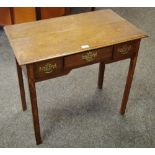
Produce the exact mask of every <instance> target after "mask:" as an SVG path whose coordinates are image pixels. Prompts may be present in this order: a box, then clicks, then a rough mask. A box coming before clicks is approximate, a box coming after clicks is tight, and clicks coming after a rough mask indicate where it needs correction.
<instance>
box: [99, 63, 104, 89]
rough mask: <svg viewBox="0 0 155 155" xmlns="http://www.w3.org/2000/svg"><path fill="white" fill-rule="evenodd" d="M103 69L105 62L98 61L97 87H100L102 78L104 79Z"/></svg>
mask: <svg viewBox="0 0 155 155" xmlns="http://www.w3.org/2000/svg"><path fill="white" fill-rule="evenodd" d="M104 71H105V63H104V62H100V64H99V73H98V88H99V89H102V85H103V80H104Z"/></svg>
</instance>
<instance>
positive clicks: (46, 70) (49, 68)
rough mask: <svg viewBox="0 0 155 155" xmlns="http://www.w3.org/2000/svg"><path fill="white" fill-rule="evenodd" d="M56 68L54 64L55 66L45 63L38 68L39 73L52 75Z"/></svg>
mask: <svg viewBox="0 0 155 155" xmlns="http://www.w3.org/2000/svg"><path fill="white" fill-rule="evenodd" d="M56 68H57V65H56V63H55V64H53V65H52V64H50V63H47V64H45V65H44V66H41V67H39V72H44V73H47V74H48V73H52V72H53V71H54V70H55V69H56Z"/></svg>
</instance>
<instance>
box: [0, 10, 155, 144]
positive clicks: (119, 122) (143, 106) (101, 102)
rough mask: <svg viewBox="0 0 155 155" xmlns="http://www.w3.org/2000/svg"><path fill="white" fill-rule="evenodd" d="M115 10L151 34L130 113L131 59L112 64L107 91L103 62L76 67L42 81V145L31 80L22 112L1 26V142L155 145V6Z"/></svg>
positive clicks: (145, 44) (144, 44) (39, 88)
mask: <svg viewBox="0 0 155 155" xmlns="http://www.w3.org/2000/svg"><path fill="white" fill-rule="evenodd" d="M100 9H101V8H100ZM103 9H104V8H103ZM73 10H74V12H76V11H77V12H78V11H79V10H80V9H75V8H74V9H73ZM82 10H84V9H82ZM113 10H114V11H116V12H117V13H118V14H120V15H121V16H123V17H125V18H126V19H128V20H129V21H131V22H132V23H134V24H135V25H137V26H138V27H140V28H142V29H143V30H145V31H146V32H147V33H148V34H149V35H150V37H149V38H148V39H144V40H143V41H142V43H141V48H140V53H139V57H138V62H137V66H136V72H135V76H134V80H133V85H132V88H131V93H130V97H129V101H128V107H127V111H126V114H125V116H121V115H120V114H119V107H120V102H121V98H122V94H123V90H124V86H125V81H126V76H127V71H128V66H129V60H125V61H122V62H117V63H113V64H108V65H106V71H105V80H104V87H103V90H102V91H100V90H98V89H97V87H96V83H97V75H98V64H95V65H91V66H88V67H83V68H80V69H76V70H73V71H72V72H71V73H70V74H68V75H67V76H64V77H60V78H56V79H52V80H48V81H44V82H41V83H37V94H38V107H39V114H40V115H39V116H40V125H41V134H42V139H43V144H41V145H39V146H36V145H35V139H34V131H33V125H32V117H31V107H30V100H29V94H28V88H27V81H26V79H25V85H26V86H25V87H26V94H27V105H28V110H27V111H26V112H22V109H21V100H20V96H19V89H18V81H17V74H16V66H15V61H14V57H13V52H12V49H11V47H10V45H9V43H8V40H7V38H6V36H5V34H4V32H3V31H2V30H1V31H0V147H155V61H154V60H155V20H154V19H155V9H154V8H113Z"/></svg>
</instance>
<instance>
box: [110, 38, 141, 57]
mask: <svg viewBox="0 0 155 155" xmlns="http://www.w3.org/2000/svg"><path fill="white" fill-rule="evenodd" d="M137 44H138V41H129V42H126V43H121V44H117V45H114V54H113V58H114V59H123V58H124V59H125V58H129V57H132V56H133V55H134V54H135V53H136V52H137Z"/></svg>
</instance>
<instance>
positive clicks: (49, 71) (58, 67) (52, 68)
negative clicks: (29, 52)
mask: <svg viewBox="0 0 155 155" xmlns="http://www.w3.org/2000/svg"><path fill="white" fill-rule="evenodd" d="M62 70H63V59H62V58H56V59H52V60H46V61H42V62H38V63H35V64H34V74H35V78H36V79H40V78H44V77H45V78H46V77H47V76H48V77H49V76H52V75H55V74H58V73H59V72H61V71H62Z"/></svg>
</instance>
